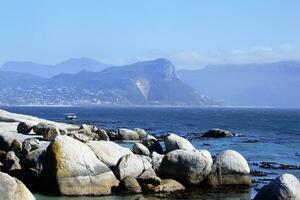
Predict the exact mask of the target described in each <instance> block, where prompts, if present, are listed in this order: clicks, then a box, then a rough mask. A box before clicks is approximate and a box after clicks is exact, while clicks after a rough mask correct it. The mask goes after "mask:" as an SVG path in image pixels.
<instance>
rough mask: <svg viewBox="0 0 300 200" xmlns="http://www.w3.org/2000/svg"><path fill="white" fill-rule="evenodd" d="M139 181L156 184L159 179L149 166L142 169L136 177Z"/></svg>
mask: <svg viewBox="0 0 300 200" xmlns="http://www.w3.org/2000/svg"><path fill="white" fill-rule="evenodd" d="M137 180H138V182H139V183H142V184H153V185H158V184H159V183H160V182H161V179H160V178H159V177H158V176H157V175H156V173H155V171H154V170H153V169H152V168H151V169H148V170H146V171H144V172H143V173H142V174H141V175H140V176H139V177H138V178H137Z"/></svg>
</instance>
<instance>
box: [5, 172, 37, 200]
mask: <svg viewBox="0 0 300 200" xmlns="http://www.w3.org/2000/svg"><path fill="white" fill-rule="evenodd" d="M0 194H1V195H0V199H1V200H35V198H34V196H33V195H32V194H31V192H30V191H29V190H28V189H27V188H26V186H25V185H24V184H23V183H22V182H21V181H19V180H18V179H16V178H13V177H11V176H9V175H8V174H5V173H2V172H0Z"/></svg>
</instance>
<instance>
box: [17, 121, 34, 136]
mask: <svg viewBox="0 0 300 200" xmlns="http://www.w3.org/2000/svg"><path fill="white" fill-rule="evenodd" d="M32 128H33V125H32V124H29V123H26V122H20V123H19V124H18V127H17V131H18V133H23V134H29V133H30V131H31V130H32Z"/></svg>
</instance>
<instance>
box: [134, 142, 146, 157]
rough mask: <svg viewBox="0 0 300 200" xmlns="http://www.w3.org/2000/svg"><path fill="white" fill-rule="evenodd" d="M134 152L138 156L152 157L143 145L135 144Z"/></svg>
mask: <svg viewBox="0 0 300 200" xmlns="http://www.w3.org/2000/svg"><path fill="white" fill-rule="evenodd" d="M132 152H133V153H135V154H138V155H144V156H150V151H149V150H148V148H147V147H146V146H145V145H143V144H141V143H135V144H134V145H133V146H132Z"/></svg>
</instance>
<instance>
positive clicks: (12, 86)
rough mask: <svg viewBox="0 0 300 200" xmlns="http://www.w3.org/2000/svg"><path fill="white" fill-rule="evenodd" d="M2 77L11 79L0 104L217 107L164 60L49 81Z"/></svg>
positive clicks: (82, 73) (34, 77)
mask: <svg viewBox="0 0 300 200" xmlns="http://www.w3.org/2000/svg"><path fill="white" fill-rule="evenodd" d="M3 73H5V75H4V76H7V73H9V75H10V78H9V79H10V82H9V83H7V84H6V85H5V87H4V88H2V90H0V102H6V104H11V102H13V104H38V105H41V104H63V105H103V104H104V105H107V104H108V105H111V104H114V105H115V104H117V105H198V106H201V105H212V104H215V103H216V102H214V101H213V100H212V99H210V98H208V97H206V96H204V95H201V94H199V93H198V92H197V91H196V90H194V89H193V88H192V87H190V86H188V85H187V84H185V83H183V82H182V81H181V80H180V79H179V78H178V77H177V75H176V72H175V67H174V66H173V64H172V63H171V62H170V61H168V60H166V59H157V60H152V61H145V62H138V63H134V64H131V65H126V66H120V67H109V68H107V69H105V70H103V71H101V72H91V71H87V70H82V71H80V72H78V73H76V74H66V73H62V74H59V75H56V76H53V77H51V78H40V77H37V76H33V75H29V74H20V73H12V72H4V71H2V72H1V71H0V77H1V74H3ZM22 76H23V77H26V76H28V78H25V79H22V78H21V77H22ZM19 80H22V81H19ZM0 83H1V82H0ZM0 89H1V87H0Z"/></svg>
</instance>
